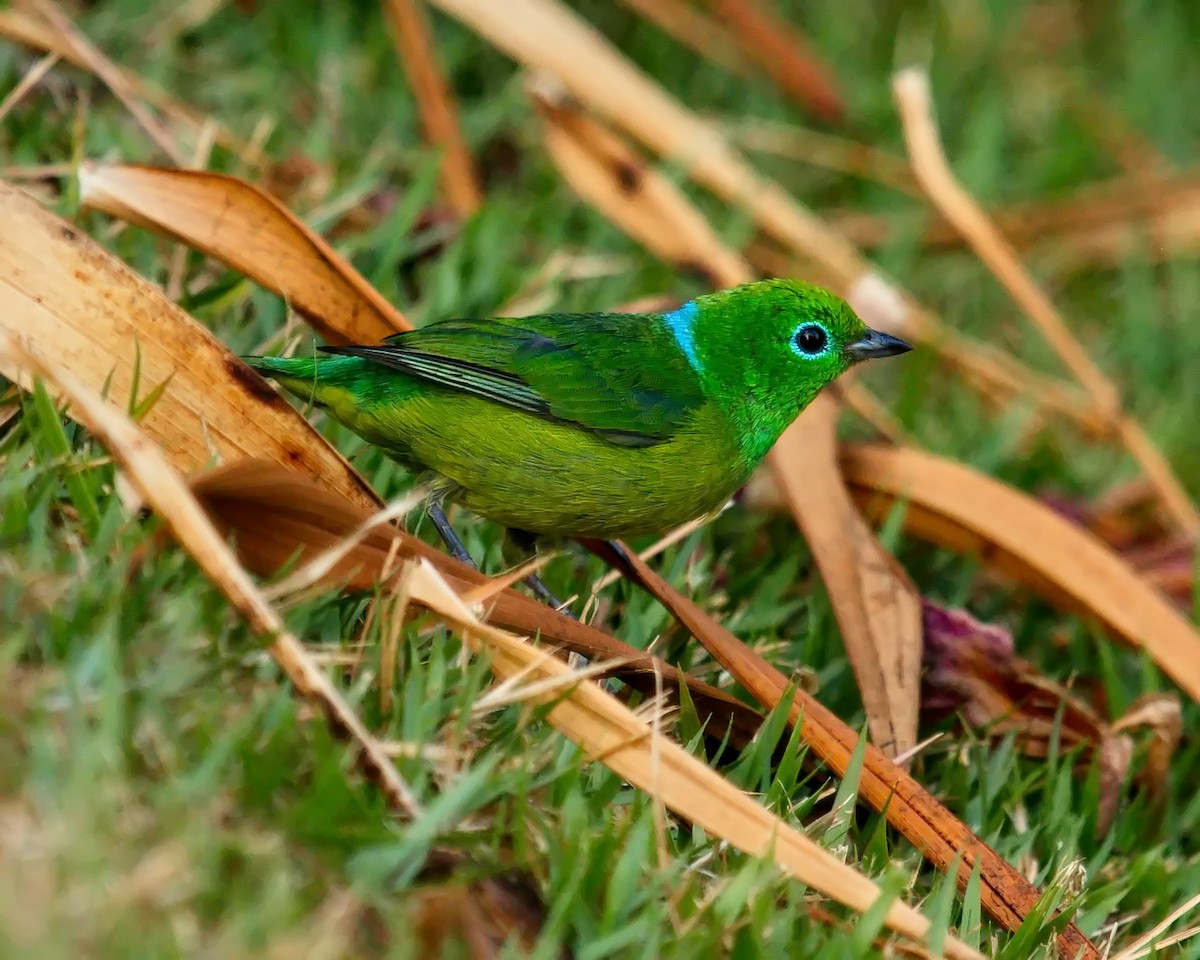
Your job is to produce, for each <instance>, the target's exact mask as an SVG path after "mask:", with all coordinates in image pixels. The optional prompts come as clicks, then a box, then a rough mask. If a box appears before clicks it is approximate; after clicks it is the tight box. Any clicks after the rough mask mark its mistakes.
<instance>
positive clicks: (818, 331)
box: [793, 323, 829, 357]
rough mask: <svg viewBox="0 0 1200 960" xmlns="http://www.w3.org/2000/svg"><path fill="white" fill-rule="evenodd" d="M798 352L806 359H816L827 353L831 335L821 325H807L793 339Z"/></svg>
mask: <svg viewBox="0 0 1200 960" xmlns="http://www.w3.org/2000/svg"><path fill="white" fill-rule="evenodd" d="M793 340H794V342H795V344H796V352H797V353H799V354H801V355H802V356H806V357H815V356H817V355H818V354H821V353H823V352H824V351H825V347H826V346H828V344H829V334H827V333H826V332H825V328H824V327H822V326H821V325H820V324H819V323H806V324H804V326H802V327H801V328H800V329H799V330H797V331H796V336H795V337H794V338H793Z"/></svg>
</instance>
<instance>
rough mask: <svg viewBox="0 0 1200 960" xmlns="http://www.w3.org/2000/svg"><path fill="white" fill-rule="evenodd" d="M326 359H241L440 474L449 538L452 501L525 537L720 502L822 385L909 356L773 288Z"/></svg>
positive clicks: (853, 322)
mask: <svg viewBox="0 0 1200 960" xmlns="http://www.w3.org/2000/svg"><path fill="white" fill-rule="evenodd" d="M320 349H321V350H322V351H323V352H324V353H325V354H326V356H320V357H295V358H291V359H284V358H278V357H246V358H245V360H246V362H247V363H248V364H249V365H250V366H251V367H252V368H253V369H255V370H257V371H258V372H259V373H261V374H263V375H264V376H267V377H270V378H272V379H274V380H275V381H277V382H278V383H280V384H281V385H282V386H283V387H285V388H286V389H287V390H289V391H290V392H291V393H293V394H295V395H296V396H297V397H299V398H301V399H302V400H304V401H307V402H311V403H313V404H315V405H316V406H318V407H321V408H322V409H324V410H326V411H327V412H328V413H329V415H330V416H332V417H333V418H334V419H335V420H337V421H339V422H340V423H342V424H344V425H345V426H347V427H349V428H350V429H351V430H353V431H354V432H355V433H357V434H358V435H359V436H361V437H363V438H364V439H365V440H367V441H368V442H370V443H372V444H375V445H377V446H379V447H382V448H383V449H384V450H385V451H386V452H387V453H388V454H389V455H390V456H392V457H393V458H395V459H396V460H398V461H399V462H401V463H402V464H403V465H404V466H406V467H408V468H410V469H411V470H414V471H417V472H419V473H423V474H427V475H431V479H432V483H433V489H434V494H433V497H432V504H431V506H432V507H433V508H434V510H435V511H436V512H433V511H431V512H433V519H434V521H435V523H436V524H437V525H438V528H439V532H442V533H443V536H445V535H446V531H447V530H448V524H446V525H445V526H446V529H445V530H443V524H444V521H445V517H444V514H442V512H441V506H440V505H441V503H442V502H443V501H456V502H458V503H460V504H461V505H462V506H464V507H466V508H467V509H469V510H470V511H472V512H474V513H476V514H479V515H481V516H484V517H488V518H490V519H492V520H495V521H498V522H499V523H502V524H504V525H505V526H506V527H509V528H510V529H512V530H513V531H516V532H518V533H519V534H523V537H524V538H525V539H526V540H528V539H529V537H530V535H534V536H574V537H588V538H598V539H610V538H617V537H627V536H631V535H635V534H641V533H648V532H655V531H661V530H665V529H669V528H671V527H673V526H676V525H677V524H680V523H683V522H685V521H687V520H690V519H692V518H694V517H698V516H702V515H705V514H708V513H710V512H712V511H714V510H716V509H717V508H719V507H721V506H722V505H723V504H724V503H725V502H726V501H727V500H728V499H729V497H730V496H731V495H732V494H733V493H734V492H735V491H736V490H737V489H738V488H739V487H741V486H742V485H743V484H744V483H745V482H746V481H747V480H748V479H749V477H750V475H751V473H753V471H754V469H755V467H757V466H758V464H759V463H760V462H761V461H762V459H763V457H765V456H766V454H767V452H768V451H769V450H770V449H771V447H772V445H774V443H775V441H776V440H778V439H779V436H780V434H781V433H783V431H784V430H785V429H786V428H787V426H788V425H789V424H790V423H791V422H792V421H793V420H794V419H795V418H796V416H797V414H799V413H800V411H802V410H803V409H804V408H805V407H806V406H808V404H809V403H810V402H812V400H813V398H814V397H816V396H817V394H818V393H819V392H820V391H821V389H822V388H823V387H825V386H827V385H828V384H830V383H832V382H833V381H834V380H835V379H836V378H837V377H838V376H840V375H841V374H842V373H845V372H846V371H847V370H849V369H850V367H852V366H854V364H856V363H858V362H860V361H862V360H866V359H868V358H872V357H888V356H893V355H895V354H899V353H904V352H905V351H907V350H909V349H911V348H910V347H909V345H908V344H907V343H905V342H904V341H903V340H900V339H897V338H896V337H893V336H890V335H888V334H886V333H880V332H879V331H876V330H871V329H869V328H868V327H867V326H865V325H864V324H863V322H862V321H861V320H860V319H859V318H858V317H857V316H856V315H855V313H854V311H853V310H851V308H850V307H849V305H848V304H846V303H845V301H843V300H841V299H840V298H839V297H837V296H835V295H833V294H832V293H829V292H828V291H826V290H822V289H820V288H819V287H814V286H810V285H808V284H804V283H799V282H797V281H793V280H764V281H760V282H757V283H749V284H745V285H743V286H740V287H736V288H733V289H730V290H723V291H720V292H717V293H711V294H707V295H705V296H701V297H697V298H696V299H695V300H692V301H690V302H688V303H685V304H684V305H683V306H681V307H679V309H677V310H673V311H671V312H669V313H661V314H655V313H641V314H623V313H583V314H562V313H555V314H546V315H542V316H530V317H520V318H495V319H466V320H462V319H451V320H441V321H438V322H435V323H431V324H428V325H427V326H425V327H422V328H421V329H419V330H414V331H411V332H406V333H400V334H396V335H395V336H392V337H389V338H388V339H387V340H385V341H384V342H382V343H380V344H377V345H374V346H348V347H321V348H320ZM449 534H450V536H453V532H452V531H450V532H449ZM448 543H450V541H449V540H448ZM451 546H452V547H453V546H454V544H453V543H451ZM459 547H461V545H459ZM454 552H455V553H456V554H457V555H459V556H460V558H462V556H463V554H465V551H461V550H460V549H455V551H454ZM468 559H469V558H468Z"/></svg>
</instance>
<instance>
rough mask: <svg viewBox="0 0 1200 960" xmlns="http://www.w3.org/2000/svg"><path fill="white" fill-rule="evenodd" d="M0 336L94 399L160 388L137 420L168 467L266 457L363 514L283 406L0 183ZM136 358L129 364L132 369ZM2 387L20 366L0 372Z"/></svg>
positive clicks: (360, 495) (142, 284) (144, 290)
mask: <svg viewBox="0 0 1200 960" xmlns="http://www.w3.org/2000/svg"><path fill="white" fill-rule="evenodd" d="M0 330H7V331H8V332H9V333H11V334H13V335H14V336H17V337H19V338H21V340H22V342H23V343H25V344H27V345H29V346H30V347H31V348H32V349H33V350H35V351H36V352H37V353H38V354H39V355H40V356H43V357H53V358H55V361H56V362H57V363H58V364H60V365H62V366H64V367H67V368H69V369H70V370H71V372H72V373H73V374H74V375H75V376H76V377H77V378H78V379H80V380H82V381H83V382H84V383H86V384H87V385H88V386H90V387H91V388H92V389H93V390H100V389H104V388H105V386H106V385H107V390H108V395H109V396H110V397H111V398H112V399H113V400H114V401H115V402H117V403H119V404H127V403H128V402H129V397H130V391H131V389H132V385H133V379H134V368H135V365H138V364H139V363H140V386H139V393H140V396H139V397H137V398H136V399H137V400H138V401H141V400H144V399H145V397H146V396H147V395H148V394H150V392H151V391H152V390H154V389H155V388H156V387H158V386H159V385H161V384H164V383H165V384H167V387H166V389H165V390H163V392H162V395H161V396H159V397H158V399H157V401H156V402H155V403H154V405H153V406H152V407H151V408H150V410H149V411H148V412H147V413H146V414H145V416H144V417H143V418H142V421H141V422H142V427H143V429H144V430H145V431H146V432H147V433H148V434H149V435H150V436H151V437H153V438H154V439H155V441H157V442H158V443H160V444H161V445H162V446H163V447H164V448H166V449H167V450H169V451H170V455H171V457H172V460H173V463H174V465H175V466H176V468H177V469H180V470H185V471H190V470H197V469H199V468H201V467H204V466H206V465H208V464H211V463H212V462H213V461H214V460H218V461H219V460H222V459H232V458H236V457H239V456H247V455H254V456H262V457H270V458H272V459H274V460H277V461H278V462H280V463H288V464H291V465H292V466H293V467H294V468H296V469H298V470H302V471H304V472H305V473H307V474H308V475H309V476H311V477H314V478H319V479H320V480H321V481H322V482H323V483H325V484H327V485H328V486H329V487H330V488H331V489H332V490H336V491H337V492H339V493H341V494H343V495H344V496H347V497H349V498H351V499H353V500H354V501H355V502H357V503H359V504H363V505H367V504H375V503H377V501H376V499H375V496H374V494H373V493H372V492H371V490H370V489H369V488H368V487H367V485H366V483H365V482H364V481H363V479H362V478H361V477H359V476H358V474H357V473H355V471H354V470H353V469H352V468H351V467H350V465H349V464H348V463H346V461H345V460H343V459H342V457H341V456H339V455H338V453H337V452H336V451H334V450H333V448H331V447H330V446H329V445H328V444H327V443H326V442H325V441H324V440H323V439H322V438H321V437H320V436H319V435H318V434H317V433H316V432H315V431H314V430H313V429H312V427H311V426H309V424H308V423H307V422H306V421H305V420H304V418H303V417H301V416H300V415H299V414H298V413H297V412H296V411H295V410H294V409H293V408H292V407H291V406H290V405H288V403H287V402H286V401H284V400H283V398H282V397H280V396H279V395H278V394H276V393H275V391H274V390H272V389H271V388H270V387H269V386H267V384H266V383H265V382H264V381H263V380H262V379H261V378H260V377H259V376H258V375H257V374H255V373H253V372H252V371H250V370H249V369H248V368H247V367H246V366H245V365H244V364H243V363H241V361H239V360H238V359H237V358H236V357H235V356H233V355H232V354H231V353H230V352H229V351H228V350H227V349H226V348H225V347H224V346H223V345H222V344H221V343H220V342H218V341H217V340H216V339H215V338H214V337H213V336H212V335H211V334H210V333H209V332H208V331H207V330H205V329H204V328H203V327H202V326H200V325H199V324H198V323H196V322H195V321H194V320H192V318H191V317H189V316H188V315H187V314H186V313H184V312H183V311H182V310H180V309H179V308H178V307H177V306H175V305H174V304H173V303H171V302H170V301H169V300H168V299H167V298H166V297H164V296H163V294H162V292H161V291H160V290H159V289H158V288H157V287H155V286H153V285H152V284H150V283H148V282H146V281H145V280H143V279H141V278H140V277H138V276H137V275H136V274H135V273H133V272H132V271H131V270H129V269H128V268H127V267H126V266H125V265H124V264H123V263H121V262H120V261H119V260H117V259H116V258H115V257H113V256H112V255H111V254H109V253H108V252H107V251H105V250H104V249H103V248H102V247H100V246H99V244H97V243H95V242H93V241H92V240H90V239H89V238H88V237H86V236H84V235H83V234H81V233H80V232H79V231H78V230H77V229H76V228H75V227H73V226H71V225H70V224H69V223H67V222H66V221H65V220H62V219H60V218H58V217H56V216H54V215H53V214H52V213H49V212H48V211H46V210H44V209H43V208H42V207H41V206H40V205H39V204H37V203H36V202H35V201H33V200H31V199H30V198H29V197H27V196H25V195H24V194H23V193H22V192H21V191H20V190H18V189H16V188H14V187H10V186H8V185H7V184H3V183H0ZM139 357H140V360H139ZM0 372H3V373H4V374H5V375H6V376H9V377H10V378H11V379H19V378H20V377H21V372H20V370H19V369H17V368H15V367H13V366H11V365H9V364H8V363H7V362H5V363H4V364H3V365H0Z"/></svg>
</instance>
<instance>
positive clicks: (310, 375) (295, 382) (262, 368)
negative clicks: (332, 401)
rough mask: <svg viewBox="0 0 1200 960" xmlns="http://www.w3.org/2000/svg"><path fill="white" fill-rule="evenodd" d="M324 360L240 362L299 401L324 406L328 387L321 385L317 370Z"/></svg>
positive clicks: (313, 358) (285, 359)
mask: <svg viewBox="0 0 1200 960" xmlns="http://www.w3.org/2000/svg"><path fill="white" fill-rule="evenodd" d="M324 359H325V358H322V357H242V360H243V361H244V362H245V363H246V365H247V366H249V367H250V369H251V370H253V371H255V372H256V373H259V374H261V375H262V376H264V377H267V378H268V379H270V380H274V381H275V382H276V383H278V384H279V385H280V386H281V387H283V388H284V389H285V390H287V391H288V392H289V393H294V394H295V395H296V396H297V397H299V398H300V399H301V400H306V401H308V402H310V403H315V404H317V405H318V406H325V405H326V403H327V402H328V398H327V397H326V396H325V394H326V393H327V391H328V389H329V387H330V385H329V384H328V383H323V382H322V380H327V379H328V378H322V377H320V376H319V374H318V371H319V368H320V366H321V364H322V362H323V361H324Z"/></svg>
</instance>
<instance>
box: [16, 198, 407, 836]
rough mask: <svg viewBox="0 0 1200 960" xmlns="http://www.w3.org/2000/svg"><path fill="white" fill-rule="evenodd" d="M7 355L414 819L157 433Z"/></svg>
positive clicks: (58, 374) (371, 741)
mask: <svg viewBox="0 0 1200 960" xmlns="http://www.w3.org/2000/svg"><path fill="white" fill-rule="evenodd" d="M3 219H4V218H3V217H2V216H0V220H3ZM0 357H3V361H4V368H5V369H6V370H8V369H19V370H20V371H21V373H22V379H23V380H26V381H28V380H29V378H30V377H32V376H41V377H45V378H46V379H48V380H50V381H51V382H52V383H53V384H54V385H55V386H57V387H58V388H59V390H60V391H61V392H62V393H63V394H64V395H65V396H66V398H67V399H68V400H69V401H70V402H71V405H72V412H73V415H74V416H75V417H77V418H78V419H79V420H80V421H81V422H82V423H83V424H84V425H86V426H87V427H88V429H89V430H91V431H92V432H93V433H94V434H96V436H97V437H99V438H100V439H101V440H102V441H103V442H104V443H105V445H106V446H107V447H108V448H109V450H110V451H111V453H112V454H113V456H114V457H115V458H116V459H117V460H118V461H119V462H120V463H121V465H122V466H123V467H124V468H125V469H126V471H127V472H128V475H129V478H130V479H131V480H132V481H133V483H134V484H135V485H136V487H137V489H138V491H139V493H141V495H142V497H143V498H144V499H145V501H146V503H148V504H149V505H150V506H151V507H152V508H153V509H154V510H155V511H156V512H157V513H158V514H159V515H160V516H162V518H163V519H164V520H165V521H166V523H167V526H168V528H169V529H170V531H171V533H172V534H173V535H174V536H175V538H176V539H177V540H178V541H179V542H180V544H182V545H183V547H184V548H185V549H186V550H187V551H188V552H189V553H190V554H191V555H192V557H193V558H194V559H195V560H196V562H197V563H198V564H199V565H200V566H201V567H202V568H203V569H204V571H205V573H207V574H208V576H209V577H210V578H211V579H212V581H213V583H215V584H216V585H217V587H218V588H220V590H221V592H222V593H224V594H225V596H226V597H227V598H228V599H229V602H230V603H231V604H233V606H234V607H235V608H236V609H237V610H238V611H239V612H240V613H241V614H242V616H244V617H245V618H246V621H247V623H249V624H250V626H251V627H252V628H253V629H254V631H255V632H256V633H258V634H259V635H260V636H261V637H263V638H264V639H265V640H267V641H268V643H269V646H268V647H267V649H268V651H269V652H270V654H271V656H272V657H273V658H274V659H275V661H276V663H278V664H279V666H280V668H281V669H282V670H283V671H284V673H286V674H287V676H288V679H289V680H291V681H292V683H293V684H295V686H296V689H297V690H298V691H299V692H300V693H301V695H302V696H304V697H306V698H308V699H310V700H312V701H313V702H314V703H316V704H317V706H319V707H320V708H321V709H322V710H323V711H324V712H325V714H326V715H327V716H328V718H329V721H330V722H331V723H332V724H333V725H334V726H335V727H337V728H338V729H339V730H340V731H341V732H342V733H343V734H344V735H345V736H346V737H347V738H348V739H349V740H350V742H351V743H352V745H353V746H354V748H355V750H356V752H357V754H358V760H359V763H360V766H361V767H362V768H363V771H364V773H366V774H367V775H368V776H369V777H370V778H371V779H372V780H373V781H374V782H375V783H376V784H377V786H378V787H379V788H380V789H381V790H382V791H383V793H384V795H385V796H386V797H387V799H388V802H389V803H390V804H391V806H392V807H393V808H394V809H395V810H397V811H398V812H402V813H407V814H411V813H414V812H416V811H417V810H419V805H418V804H417V802H416V799H415V798H414V797H413V796H412V794H411V792H410V791H409V789H408V786H407V784H405V782H404V781H403V780H402V779H401V777H400V774H399V773H398V772H397V771H396V768H395V766H394V765H393V764H392V761H391V760H390V759H389V758H388V757H387V756H386V754H384V752H383V751H382V750H380V749H379V743H378V741H376V740H375V738H374V737H373V736H372V735H371V733H370V732H369V731H368V730H367V729H366V727H365V726H364V725H363V723H362V721H361V720H360V719H359V717H358V715H357V714H356V713H355V712H354V711H353V710H352V709H351V708H350V706H349V705H348V704H347V703H346V702H345V701H344V700H343V699H342V696H341V694H340V693H339V692H338V690H337V688H336V687H335V686H334V685H333V684H332V683H331V682H330V680H329V678H328V677H327V676H326V675H325V674H324V672H322V670H321V668H320V667H319V666H317V664H316V663H314V662H313V660H312V658H311V657H310V656H309V654H308V652H307V651H306V650H305V649H304V645H303V644H302V643H300V641H299V640H297V639H296V638H295V637H294V636H292V635H291V634H290V633H288V632H287V630H286V629H285V628H284V625H283V621H282V620H281V619H280V617H279V614H278V613H276V612H275V610H274V609H273V608H272V607H271V605H270V604H269V603H267V601H266V600H265V599H264V598H263V596H262V594H261V593H260V592H259V590H258V588H257V587H256V586H255V585H254V581H252V580H251V579H250V576H249V574H248V573H246V571H245V570H244V569H243V568H242V567H241V566H240V565H239V564H238V562H237V559H236V558H235V557H234V555H233V553H232V551H231V550H230V548H229V547H228V545H227V544H226V543H225V541H224V540H223V539H222V538H221V536H220V534H219V533H218V532H217V530H216V528H215V527H214V526H213V525H212V523H211V522H210V521H209V519H208V518H207V517H206V516H205V514H204V511H203V510H202V509H201V507H200V505H199V503H197V502H196V499H195V497H193V496H192V493H191V491H190V490H189V489H188V486H187V483H186V482H185V481H184V480H183V478H182V477H181V476H180V475H179V474H178V473H177V472H176V471H175V469H174V468H173V467H172V466H171V465H170V463H168V461H167V458H166V457H165V456H164V454H163V452H162V450H161V449H160V448H159V447H158V445H157V444H156V443H155V442H154V441H153V440H152V439H151V437H150V435H149V434H148V433H146V432H144V431H142V430H141V429H139V428H138V426H137V425H136V424H135V423H134V422H133V421H132V420H130V419H129V418H128V417H127V416H126V415H125V414H123V413H121V412H120V411H119V410H118V409H117V408H115V407H113V406H112V405H111V404H110V403H108V402H106V401H104V400H103V399H101V397H100V395H99V393H97V392H96V391H95V390H93V389H91V388H90V387H88V386H86V385H85V384H84V383H82V382H81V381H80V380H78V379H77V378H76V377H75V376H73V375H72V374H70V373H68V372H67V371H66V370H65V369H63V368H62V367H60V366H58V365H57V364H50V363H48V362H46V361H44V360H42V359H41V358H39V357H37V356H35V355H33V354H32V353H30V352H29V351H28V350H27V349H26V348H25V347H24V346H22V345H21V344H20V343H19V342H18V341H17V339H16V338H15V336H14V335H13V334H11V333H7V332H3V331H0Z"/></svg>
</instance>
